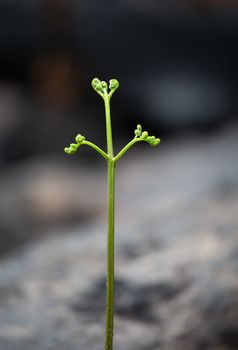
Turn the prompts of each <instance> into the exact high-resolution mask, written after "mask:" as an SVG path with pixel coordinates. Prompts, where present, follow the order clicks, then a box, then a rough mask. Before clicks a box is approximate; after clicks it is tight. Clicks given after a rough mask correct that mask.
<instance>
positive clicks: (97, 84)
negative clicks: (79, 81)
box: [92, 78, 119, 97]
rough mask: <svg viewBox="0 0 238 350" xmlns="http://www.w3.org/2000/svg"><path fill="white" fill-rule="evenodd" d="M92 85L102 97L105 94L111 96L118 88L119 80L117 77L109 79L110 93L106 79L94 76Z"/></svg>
mask: <svg viewBox="0 0 238 350" xmlns="http://www.w3.org/2000/svg"><path fill="white" fill-rule="evenodd" d="M92 87H93V88H94V90H95V91H96V92H97V93H98V94H99V95H101V96H102V97H104V96H109V97H111V96H112V94H113V93H114V92H115V91H116V90H117V89H118V87H119V82H118V80H116V79H111V80H110V81H109V89H110V92H109V94H108V84H107V83H106V82H105V81H104V80H102V81H101V80H99V79H98V78H94V79H93V80H92Z"/></svg>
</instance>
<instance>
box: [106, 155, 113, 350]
mask: <svg viewBox="0 0 238 350" xmlns="http://www.w3.org/2000/svg"><path fill="white" fill-rule="evenodd" d="M114 211H115V162H114V161H112V160H109V161H108V231H107V300H106V335H105V350H112V348H113V323H114Z"/></svg>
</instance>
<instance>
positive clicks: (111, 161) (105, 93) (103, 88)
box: [64, 78, 160, 350]
mask: <svg viewBox="0 0 238 350" xmlns="http://www.w3.org/2000/svg"><path fill="white" fill-rule="evenodd" d="M92 87H93V88H94V90H95V91H96V92H97V93H98V94H99V95H100V96H101V97H102V99H103V101H104V106H105V116H106V138H107V152H104V151H103V150H102V149H101V148H100V147H98V146H96V145H95V144H94V143H92V142H90V141H87V140H86V139H85V137H84V136H82V135H80V134H78V135H77V136H76V138H75V143H71V144H70V146H69V147H66V148H65V149H64V150H65V152H66V153H68V154H75V153H76V152H77V150H78V148H79V147H80V146H82V145H87V146H90V147H92V148H93V149H94V150H95V151H97V152H98V153H99V154H101V156H102V157H103V158H105V159H106V161H107V169H108V178H107V179H108V199H107V201H108V202H107V205H108V207H107V208H108V223H107V225H108V226H107V284H106V287H107V297H106V333H105V348H104V349H105V350H112V348H113V321H114V216H115V209H114V203H115V168H116V164H117V162H118V160H119V159H120V158H121V157H122V156H123V155H124V154H125V153H126V152H127V151H128V150H129V149H130V148H131V146H133V145H134V144H135V143H137V142H141V141H145V142H147V143H148V144H150V145H151V146H153V147H154V146H157V145H158V144H159V143H160V139H159V138H156V137H155V136H149V135H148V132H147V131H143V130H142V127H141V125H140V124H138V125H137V128H136V129H135V131H134V134H135V136H134V138H133V139H132V140H131V141H130V142H129V143H128V144H127V145H126V146H125V147H124V148H123V149H122V150H121V151H120V152H119V153H118V154H117V155H116V156H114V151H113V139H112V126H111V110H110V100H111V97H112V95H113V94H114V92H115V91H116V90H117V89H118V87H119V82H118V81H117V80H116V79H112V80H110V82H109V88H108V84H107V83H106V82H105V81H100V80H99V79H97V78H95V79H93V81H92Z"/></svg>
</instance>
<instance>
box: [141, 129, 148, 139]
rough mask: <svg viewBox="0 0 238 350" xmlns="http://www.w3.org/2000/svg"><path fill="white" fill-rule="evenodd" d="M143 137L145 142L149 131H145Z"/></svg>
mask: <svg viewBox="0 0 238 350" xmlns="http://www.w3.org/2000/svg"><path fill="white" fill-rule="evenodd" d="M141 137H142V139H143V140H145V139H146V138H148V132H147V131H143V133H142V135H141Z"/></svg>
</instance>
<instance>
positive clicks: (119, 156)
mask: <svg viewBox="0 0 238 350" xmlns="http://www.w3.org/2000/svg"><path fill="white" fill-rule="evenodd" d="M139 141H144V140H141V139H139V138H134V139H133V140H131V141H130V142H129V143H128V144H127V145H126V146H125V147H124V148H122V150H121V151H120V152H119V153H118V154H117V155H116V157H115V158H114V160H115V162H117V161H118V160H119V159H120V158H121V157H122V156H123V155H124V154H125V153H126V152H127V151H128V150H129V149H130V148H131V147H132V146H133V145H134V144H135V143H136V142H139Z"/></svg>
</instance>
